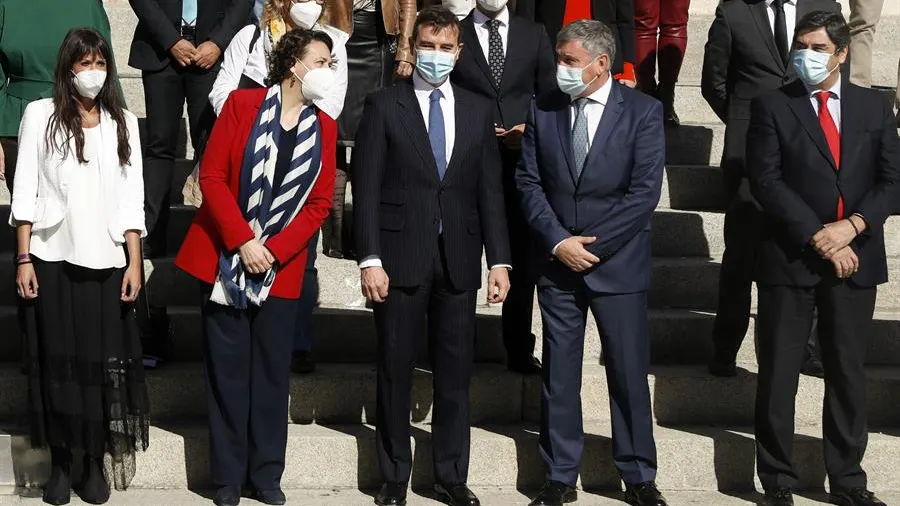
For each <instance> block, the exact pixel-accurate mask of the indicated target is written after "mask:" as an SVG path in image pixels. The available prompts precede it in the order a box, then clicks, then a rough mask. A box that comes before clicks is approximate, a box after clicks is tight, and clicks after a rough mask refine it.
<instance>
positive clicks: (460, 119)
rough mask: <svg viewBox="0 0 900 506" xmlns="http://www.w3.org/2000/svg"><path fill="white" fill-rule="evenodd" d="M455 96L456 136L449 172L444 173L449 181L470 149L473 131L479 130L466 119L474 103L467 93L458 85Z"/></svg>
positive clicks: (454, 88)
mask: <svg viewBox="0 0 900 506" xmlns="http://www.w3.org/2000/svg"><path fill="white" fill-rule="evenodd" d="M453 98H454V102H455V105H454V107H453V114H454V121H453V122H454V123H455V124H456V127H455V128H454V130H455V132H456V138H455V139H454V140H453V150H452V151H451V153H450V160H448V161H447V172H445V173H444V181H449V180H450V178H451V177H453V175H454V174H456V172H458V171H459V165H460V164H461V163H462V159H463V155H464V154H465V152H466V151H467V150H468V149H469V144H470V141H471V135H472V133H473V132H476V131H477V130H476V129H473V128H470V127H471V125H469V124H467V123H466V121H465V118H466V114H467V111H470V110H471V107H473V105H472V104H470V103H469V101H468V98H467V97H466V95H465V94H463V93H460V89H459V88H458V87H457V86H453ZM432 158H433V157H432ZM435 170H437V166H435Z"/></svg>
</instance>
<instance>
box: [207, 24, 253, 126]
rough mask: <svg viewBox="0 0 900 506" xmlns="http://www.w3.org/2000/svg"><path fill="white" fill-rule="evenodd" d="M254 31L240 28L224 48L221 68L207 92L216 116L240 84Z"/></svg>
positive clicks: (248, 28) (251, 27)
mask: <svg viewBox="0 0 900 506" xmlns="http://www.w3.org/2000/svg"><path fill="white" fill-rule="evenodd" d="M255 31H256V26H255V25H247V26H245V27H243V28H241V29H240V31H238V33H237V34H236V35H235V36H234V38H233V39H231V43H230V44H228V47H227V48H225V56H224V58H223V59H222V66H221V67H220V68H219V74H218V75H217V76H216V81H215V83H213V87H212V90H211V91H210V92H209V103H210V104H212V106H213V109H214V110H215V111H216V116H218V115H219V114H220V113H221V112H222V107H223V106H224V105H225V100H226V99H228V95H230V94H231V92H232V91H234V90H236V89H237V88H238V85H239V84H240V82H241V74H243V73H244V67H246V65H247V60H248V59H249V58H250V41H251V40H253V33H254V32H255ZM259 43H261V41H260V42H259Z"/></svg>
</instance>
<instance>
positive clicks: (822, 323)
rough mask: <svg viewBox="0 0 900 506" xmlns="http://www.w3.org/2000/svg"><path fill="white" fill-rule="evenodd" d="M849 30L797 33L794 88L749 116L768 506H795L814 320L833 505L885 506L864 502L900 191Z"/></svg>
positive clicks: (829, 26)
mask: <svg viewBox="0 0 900 506" xmlns="http://www.w3.org/2000/svg"><path fill="white" fill-rule="evenodd" d="M849 44H850V29H849V27H848V26H847V23H846V22H845V21H844V18H843V16H841V14H840V13H836V12H812V13H809V14H807V15H806V16H804V17H802V18H801V19H800V20H799V21H798V22H797V29H796V37H795V39H794V48H795V54H794V57H793V61H792V64H793V66H794V68H795V70H796V72H797V74H798V75H799V76H800V79H799V80H796V81H794V82H792V83H790V84H788V85H786V86H784V87H782V88H780V89H778V90H774V91H772V92H769V93H766V94H764V95H762V96H760V97H758V98H756V99H754V100H753V102H752V107H751V114H750V128H749V132H748V135H747V167H748V169H749V173H750V189H751V191H752V192H753V195H754V196H755V197H756V199H757V200H758V201H759V203H760V204H761V205H762V207H763V210H764V211H765V228H764V230H765V232H764V233H763V236H762V240H761V242H760V244H759V256H758V265H757V267H758V268H757V282H758V285H759V310H758V311H759V316H758V326H759V378H758V382H757V393H756V450H757V459H756V461H757V472H758V474H759V479H760V482H761V483H762V485H763V487H764V488H765V491H766V502H765V504H766V505H767V506H789V505H792V504H793V501H792V499H791V488H792V487H793V486H794V485H796V483H797V475H796V473H795V472H794V470H793V467H792V465H791V447H792V443H793V438H794V398H795V396H796V394H797V383H798V376H799V374H800V367H801V365H802V364H803V356H804V345H805V341H806V339H805V337H806V331H807V329H808V328H809V325H810V324H811V323H812V319H813V311H814V310H815V309H818V313H819V341H820V347H821V353H822V362H823V364H824V366H825V403H824V407H823V426H822V435H823V439H824V443H825V445H824V447H825V468H826V470H827V472H828V480H829V482H830V491H831V494H832V498H833V500H834V501H835V503H836V504H840V505H843V506H875V505H882V506H883V505H884V503H882V502H881V501H879V500H877V499H876V498H875V497H874V496H873V495H872V494H871V492H869V491H868V490H866V473H865V471H863V469H862V467H861V466H860V462H861V461H862V458H863V454H864V453H865V449H866V440H867V427H866V374H865V369H864V367H863V366H864V363H865V358H866V348H867V338H868V337H869V334H870V333H871V331H872V313H873V311H874V310H875V294H876V286H877V285H879V284H882V283H885V282H886V281H887V260H886V258H885V251H884V231H883V224H884V221H885V219H886V218H887V217H888V216H889V215H890V212H891V210H892V208H893V205H894V202H895V201H896V198H897V196H898V188H900V140H898V139H897V131H896V127H895V124H894V120H893V116H892V109H891V105H890V103H889V102H888V101H887V100H886V99H885V98H884V97H883V96H881V94H879V93H878V92H876V91H871V90H868V89H866V88H861V87H858V86H856V85H853V84H851V83H850V82H849V80H848V79H847V77H848V76H847V75H842V72H841V69H840V65H841V64H842V63H844V61H845V60H846V58H847V53H848V46H849Z"/></svg>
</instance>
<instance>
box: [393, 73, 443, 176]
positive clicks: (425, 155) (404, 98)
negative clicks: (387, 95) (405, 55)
mask: <svg viewBox="0 0 900 506" xmlns="http://www.w3.org/2000/svg"><path fill="white" fill-rule="evenodd" d="M401 86H402V88H403V89H402V90H400V96H399V97H398V99H397V103H398V104H399V105H400V116H401V118H402V121H401V122H400V123H401V124H402V125H403V128H404V129H405V130H406V133H407V134H409V138H410V139H411V140H412V144H413V146H415V149H416V152H417V153H419V157H420V158H421V159H422V161H423V162H425V165H426V169H427V170H429V171H431V173H432V174H433V175H434V177H435V178H438V171H437V163H436V162H435V161H434V155H433V154H432V153H431V140H430V139H429V138H428V129H427V128H426V127H425V119H424V118H423V117H422V110H421V109H420V108H419V102H418V101H417V100H416V94H415V91H414V90H413V87H412V85H411V84H403V85H401Z"/></svg>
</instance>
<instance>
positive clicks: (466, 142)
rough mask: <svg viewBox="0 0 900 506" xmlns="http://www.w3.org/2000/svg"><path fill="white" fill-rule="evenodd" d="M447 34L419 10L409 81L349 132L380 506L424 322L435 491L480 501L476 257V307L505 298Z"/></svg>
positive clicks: (405, 430)
mask: <svg viewBox="0 0 900 506" xmlns="http://www.w3.org/2000/svg"><path fill="white" fill-rule="evenodd" d="M459 36H460V27H459V22H458V21H457V19H456V16H454V15H453V13H451V12H450V11H449V10H447V9H445V8H443V7H429V8H427V9H424V10H423V11H422V12H420V13H419V16H418V19H417V20H416V28H415V30H414V35H413V38H414V41H415V47H416V54H417V63H416V72H415V73H414V74H413V79H412V81H411V82H404V83H400V84H397V85H396V86H393V87H391V88H385V89H383V90H380V91H378V92H376V93H374V94H372V95H370V96H369V97H368V99H367V100H366V105H365V111H364V113H363V118H362V121H361V122H360V126H359V130H358V132H357V136H356V149H355V152H354V156H353V167H352V170H351V175H352V182H353V202H354V208H355V209H354V211H355V212H354V213H353V214H354V226H353V230H354V234H355V242H356V251H357V254H358V258H360V269H361V279H362V290H363V294H364V295H365V296H366V298H367V299H369V300H370V301H372V302H374V303H375V305H374V309H375V325H376V329H377V332H378V412H377V422H376V427H377V437H376V445H377V453H378V462H379V465H380V467H381V472H382V475H383V477H384V481H385V485H384V486H383V487H382V489H381V492H380V493H379V494H378V496H377V497H376V499H375V502H376V503H377V504H380V505H398V506H399V505H403V504H405V503H406V488H407V484H408V482H409V476H410V472H411V470H412V451H411V448H410V442H409V437H410V427H409V414H410V395H411V388H412V374H413V369H414V367H415V364H416V359H417V357H418V353H417V347H418V346H417V345H418V343H419V342H420V337H421V335H422V332H423V331H424V329H425V326H426V321H427V325H428V336H429V346H430V351H431V362H432V367H433V371H434V411H433V417H432V431H433V437H432V441H433V446H434V475H435V481H436V483H435V489H436V491H437V492H438V493H439V494H440V495H442V496H443V497H444V498H445V499H446V500H447V502H448V503H449V504H451V505H455V506H478V505H479V504H480V503H479V501H478V498H477V497H475V495H474V494H473V493H472V492H471V490H469V489H468V487H467V486H466V479H467V474H468V465H469V432H470V428H469V377H470V375H471V370H472V361H473V350H474V341H475V304H476V293H477V291H478V288H479V287H480V285H481V273H482V268H481V258H482V256H481V255H482V249H483V250H484V251H485V253H486V256H487V261H488V265H489V266H491V269H490V274H489V276H488V287H487V291H488V300H489V301H490V302H495V303H496V302H502V301H503V300H504V299H505V297H506V293H507V291H508V290H509V277H508V273H507V270H508V268H509V266H508V264H509V263H510V261H511V260H510V251H509V244H508V241H509V239H508V236H507V230H506V227H507V225H506V217H505V210H504V194H503V186H502V182H501V171H502V169H501V161H500V152H499V149H498V147H497V141H496V138H495V135H494V127H493V118H492V117H491V113H492V110H493V108H492V104H490V103H489V102H488V101H487V100H486V99H484V98H482V97H479V96H478V95H475V94H473V93H471V92H468V91H466V90H464V89H462V88H459V87H457V86H454V85H452V84H451V83H450V81H449V80H448V77H449V74H450V71H451V70H452V69H453V66H454V64H455V63H456V59H457V58H458V56H459V51H460V50H461V49H462V44H460V42H459Z"/></svg>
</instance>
